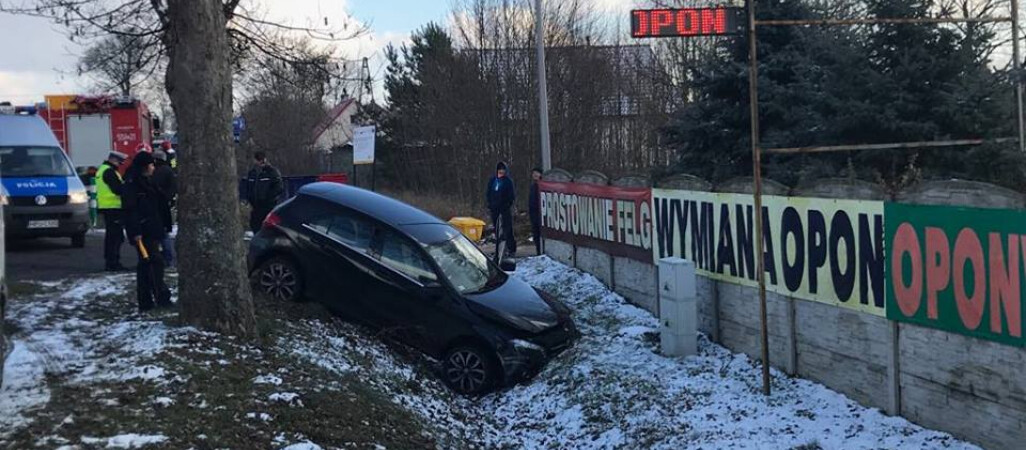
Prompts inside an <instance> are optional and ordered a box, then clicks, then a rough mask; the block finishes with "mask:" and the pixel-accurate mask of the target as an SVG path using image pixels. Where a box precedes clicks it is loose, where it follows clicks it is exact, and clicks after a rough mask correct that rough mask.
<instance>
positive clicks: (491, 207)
mask: <svg viewBox="0 0 1026 450" xmlns="http://www.w3.org/2000/svg"><path fill="white" fill-rule="evenodd" d="M508 171H509V166H507V165H506V163H504V162H500V163H499V164H497V165H496V166H495V176H493V177H492V179H491V180H489V181H488V193H487V199H488V211H489V212H491V215H492V224H493V225H494V226H495V229H496V230H498V228H499V224H500V223H501V224H502V231H503V233H502V236H496V237H495V240H496V242H495V244H496V245H498V244H499V242H501V241H505V242H506V250H507V251H508V252H509V255H510V256H514V255H516V254H517V241H516V239H514V237H513V203H514V202H515V201H516V199H517V190H516V187H514V186H513V180H512V179H511V178H510V177H509V175H508V174H507V173H506V172H508ZM500 221H501V222H500Z"/></svg>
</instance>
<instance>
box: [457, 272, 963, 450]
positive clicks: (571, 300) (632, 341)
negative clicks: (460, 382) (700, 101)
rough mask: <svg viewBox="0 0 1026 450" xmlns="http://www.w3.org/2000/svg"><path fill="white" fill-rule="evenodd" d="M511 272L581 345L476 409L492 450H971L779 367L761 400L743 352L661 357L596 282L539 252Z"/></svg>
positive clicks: (702, 350) (634, 315)
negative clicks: (567, 324)
mask: <svg viewBox="0 0 1026 450" xmlns="http://www.w3.org/2000/svg"><path fill="white" fill-rule="evenodd" d="M519 266H520V267H519V268H518V269H519V270H518V271H517V273H516V275H515V276H516V277H518V278H520V279H522V280H524V281H526V282H528V283H529V284H531V285H533V286H535V287H537V288H540V289H543V290H546V291H548V292H550V293H552V294H553V295H555V296H556V297H558V298H560V299H561V300H563V301H564V302H565V303H567V305H568V306H570V308H571V309H572V310H573V318H574V320H575V322H576V324H577V326H578V328H579V329H580V330H581V333H582V338H581V340H580V341H579V342H577V343H576V345H574V347H572V348H571V349H569V350H567V351H566V352H564V353H563V354H561V355H560V356H559V357H558V358H556V359H555V360H553V361H550V362H549V364H548V365H547V366H546V368H545V369H544V370H543V371H542V373H541V374H539V375H538V377H537V378H536V379H535V380H533V381H532V382H531V383H529V384H525V385H518V386H514V387H513V388H511V389H508V390H506V391H502V392H499V393H496V394H492V395H489V396H486V397H485V398H483V399H481V400H480V401H479V402H478V403H477V405H476V406H477V407H478V409H477V411H478V412H479V413H480V414H483V415H486V416H490V417H489V418H490V419H491V422H492V423H493V424H494V425H495V426H496V427H497V431H498V432H497V433H495V434H493V435H492V436H491V437H490V442H489V444H490V445H489V446H495V447H501V448H505V447H517V448H526V449H542V448H568V447H573V448H617V447H624V446H635V445H636V446H641V447H644V448H653V449H688V448H792V447H796V446H802V445H806V444H811V443H816V444H818V445H819V446H821V447H822V448H831V449H832V448H844V449H868V448H903V449H906V448H921V449H933V448H938V447H946V448H954V449H971V448H975V447H973V446H972V445H970V444H967V443H964V442H960V441H958V440H956V439H954V438H952V437H951V436H949V435H947V434H944V433H939V432H935V431H930V430H926V429H923V428H921V427H918V426H916V425H914V424H911V423H909V422H908V421H906V420H904V419H901V418H895V417H887V416H885V415H883V414H882V413H880V411H878V410H875V409H869V408H865V407H862V406H860V405H858V404H857V403H855V402H854V401H852V400H850V399H848V398H846V397H844V396H843V395H841V394H838V393H836V392H833V391H831V390H829V389H827V388H826V387H824V386H822V385H819V384H816V383H813V382H811V381H807V380H802V379H793V378H790V377H787V376H786V375H783V374H781V373H779V372H776V371H773V386H774V389H773V395H772V396H771V397H770V398H766V397H764V396H762V394H761V392H760V391H759V386H761V382H760V379H761V370H760V366H759V364H758V363H757V362H755V361H752V360H750V359H749V358H748V357H747V356H745V355H743V354H735V353H732V352H730V351H729V350H727V349H725V348H723V347H721V346H719V345H716V344H714V343H711V342H709V341H708V340H707V339H705V338H704V336H702V337H701V339H700V343H699V354H698V355H697V356H695V357H691V358H686V359H681V358H667V357H664V356H662V355H660V354H658V353H657V348H656V346H657V344H654V343H649V342H646V341H645V340H644V339H639V337H640V336H641V335H643V334H645V333H648V332H651V331H655V330H656V329H658V326H659V323H658V320H657V319H656V318H654V317H653V316H652V315H651V314H649V313H648V312H647V311H644V310H642V309H640V308H638V307H635V306H633V305H631V304H629V303H627V302H626V301H625V300H624V299H623V298H622V297H620V296H619V295H617V294H615V293H613V292H611V291H609V289H608V288H606V287H605V286H604V285H603V284H602V283H601V282H600V281H599V280H598V279H596V278H595V277H593V276H591V275H588V274H585V273H582V272H580V271H577V270H575V269H570V268H568V267H566V266H563V265H562V264H559V263H557V262H555V261H553V260H551V259H549V258H547V257H540V258H531V259H527V260H525V261H522V262H521V263H520V264H519Z"/></svg>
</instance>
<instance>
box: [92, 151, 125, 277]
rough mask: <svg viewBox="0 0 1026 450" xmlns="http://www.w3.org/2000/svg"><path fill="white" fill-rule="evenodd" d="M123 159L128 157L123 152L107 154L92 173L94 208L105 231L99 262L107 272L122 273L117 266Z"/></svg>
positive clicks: (121, 226) (121, 233)
mask: <svg viewBox="0 0 1026 450" xmlns="http://www.w3.org/2000/svg"><path fill="white" fill-rule="evenodd" d="M126 159H128V157H127V156H126V155H125V154H124V153H121V152H111V153H110V155H108V156H107V160H106V161H104V162H103V164H102V165H101V166H100V169H99V170H97V171H96V208H97V209H98V210H99V212H100V214H101V215H103V223H104V228H105V229H106V233H105V235H104V238H103V260H104V261H105V262H106V267H105V268H106V270H107V271H109V272H120V271H124V270H125V267H124V266H122V265H121V244H122V243H123V242H124V240H125V228H124V227H125V225H124V215H123V213H122V211H121V188H122V185H123V182H122V179H121V173H119V172H118V167H119V166H121V164H123V163H124V162H125V160H126Z"/></svg>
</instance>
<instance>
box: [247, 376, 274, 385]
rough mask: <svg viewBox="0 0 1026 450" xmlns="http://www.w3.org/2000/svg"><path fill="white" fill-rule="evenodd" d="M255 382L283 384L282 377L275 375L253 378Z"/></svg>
mask: <svg viewBox="0 0 1026 450" xmlns="http://www.w3.org/2000/svg"><path fill="white" fill-rule="evenodd" d="M253 384H273V385H275V386H281V378H279V377H276V376H274V375H260V376H258V377H256V378H254V379H253Z"/></svg>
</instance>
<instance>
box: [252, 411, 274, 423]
mask: <svg viewBox="0 0 1026 450" xmlns="http://www.w3.org/2000/svg"><path fill="white" fill-rule="evenodd" d="M246 418H247V419H259V420H261V421H263V422H270V421H271V419H272V417H271V415H270V414H267V413H255V412H251V413H247V414H246Z"/></svg>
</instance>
